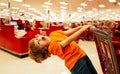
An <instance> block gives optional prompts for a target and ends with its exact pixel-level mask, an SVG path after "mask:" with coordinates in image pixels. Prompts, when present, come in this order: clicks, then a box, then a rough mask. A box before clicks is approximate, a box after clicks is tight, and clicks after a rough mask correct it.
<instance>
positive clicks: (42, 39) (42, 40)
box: [34, 35, 50, 48]
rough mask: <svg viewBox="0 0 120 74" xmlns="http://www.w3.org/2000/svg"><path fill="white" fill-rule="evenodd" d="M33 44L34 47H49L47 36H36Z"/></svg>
mask: <svg viewBox="0 0 120 74" xmlns="http://www.w3.org/2000/svg"><path fill="white" fill-rule="evenodd" d="M34 43H35V45H36V46H38V47H40V48H43V47H45V46H48V45H49V43H50V39H49V37H48V36H43V35H36V37H35V40H34Z"/></svg>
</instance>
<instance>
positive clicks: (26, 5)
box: [22, 4, 30, 7]
mask: <svg viewBox="0 0 120 74" xmlns="http://www.w3.org/2000/svg"><path fill="white" fill-rule="evenodd" d="M22 6H25V7H30V5H28V4H22Z"/></svg>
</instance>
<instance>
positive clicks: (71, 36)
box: [60, 25, 91, 48]
mask: <svg viewBox="0 0 120 74" xmlns="http://www.w3.org/2000/svg"><path fill="white" fill-rule="evenodd" d="M89 27H91V25H85V26H83V27H82V28H81V29H79V30H78V31H76V32H75V33H73V34H72V35H70V36H69V37H68V38H67V39H65V40H63V41H61V42H60V44H61V46H62V47H63V48H64V47H66V46H67V45H69V44H70V43H71V42H72V41H75V40H76V39H77V38H78V37H79V36H80V35H81V34H82V33H83V32H84V31H86V30H87V29H88V28H89Z"/></svg>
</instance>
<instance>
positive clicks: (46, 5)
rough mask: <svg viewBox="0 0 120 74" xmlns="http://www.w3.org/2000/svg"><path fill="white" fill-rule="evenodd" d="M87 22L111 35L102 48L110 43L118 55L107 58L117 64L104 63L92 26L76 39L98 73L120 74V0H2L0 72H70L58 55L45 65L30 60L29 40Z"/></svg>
mask: <svg viewBox="0 0 120 74" xmlns="http://www.w3.org/2000/svg"><path fill="white" fill-rule="evenodd" d="M84 25H92V26H94V28H96V29H99V30H100V31H103V32H105V33H108V34H109V37H110V39H108V40H107V41H110V42H108V43H107V44H105V43H103V47H104V46H105V45H108V46H107V48H108V49H109V50H110V54H111V53H114V55H115V59H112V60H109V61H112V62H109V61H107V62H109V63H115V65H114V64H110V66H112V68H111V69H110V67H106V65H105V66H103V65H104V64H103V63H104V62H105V61H106V60H104V58H103V57H104V56H103V57H102V58H101V55H102V54H101V52H100V51H99V49H100V48H99V47H101V49H102V48H103V47H102V46H100V45H99V44H102V43H99V41H98V42H97V40H96V39H97V38H96V39H95V35H94V34H95V33H94V32H93V30H92V29H90V30H89V31H87V32H85V33H83V34H82V35H80V38H79V39H78V40H77V43H78V45H79V46H80V47H81V48H83V49H84V51H85V52H86V53H87V55H88V57H89V58H90V59H91V61H92V63H93V65H94V66H95V69H96V70H97V72H98V74H119V71H120V63H119V62H120V0H0V54H1V56H0V58H1V59H0V65H1V67H0V74H33V73H35V74H71V73H70V71H69V70H68V69H67V68H66V67H65V65H64V61H63V60H61V59H60V58H59V57H57V56H54V55H52V57H50V58H48V59H47V60H45V61H44V62H43V63H42V64H39V63H36V62H35V61H33V60H32V59H30V57H28V42H29V40H30V39H32V38H34V37H35V36H36V35H37V34H43V35H47V36H49V34H50V33H51V32H52V31H55V30H68V29H72V28H75V27H77V26H84ZM100 33H101V32H100ZM101 37H102V36H101ZM103 42H104V41H103ZM109 43H110V45H109ZM111 43H112V44H111ZM111 46H112V47H111ZM104 50H105V48H104ZM111 50H114V51H112V52H111ZM107 52H109V51H107ZM102 53H104V51H103V52H102ZM109 56H112V58H114V57H113V55H108V58H109ZM109 59H111V58H109ZM113 60H115V62H114V61H113ZM105 63H106V62H105ZM116 63H117V67H116ZM108 66H109V65H108ZM116 69H118V70H116ZM116 71H118V72H116Z"/></svg>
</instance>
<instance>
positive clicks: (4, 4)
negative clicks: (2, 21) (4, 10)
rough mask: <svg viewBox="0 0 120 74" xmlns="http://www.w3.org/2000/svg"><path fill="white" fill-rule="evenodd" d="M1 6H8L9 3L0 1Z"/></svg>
mask: <svg viewBox="0 0 120 74" xmlns="http://www.w3.org/2000/svg"><path fill="white" fill-rule="evenodd" d="M0 5H1V6H8V4H7V3H0Z"/></svg>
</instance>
